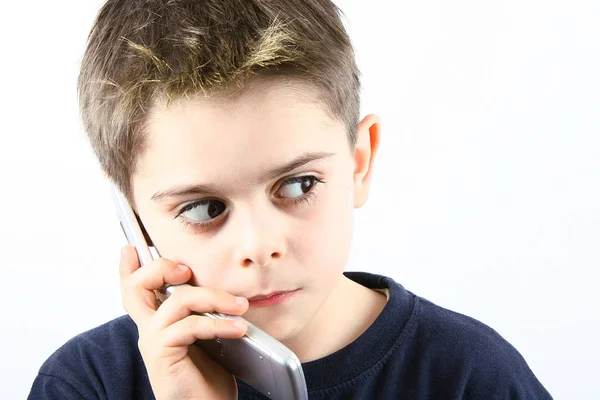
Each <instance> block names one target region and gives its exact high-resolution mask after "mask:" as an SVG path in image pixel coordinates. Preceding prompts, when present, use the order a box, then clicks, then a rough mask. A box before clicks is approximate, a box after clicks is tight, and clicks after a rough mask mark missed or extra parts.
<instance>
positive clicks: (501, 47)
mask: <svg viewBox="0 0 600 400" xmlns="http://www.w3.org/2000/svg"><path fill="white" fill-rule="evenodd" d="M101 3H102V2H101V1H98V0H94V1H90V0H86V1H75V0H70V1H62V2H49V1H41V0H35V1H28V2H17V1H11V2H4V1H3V4H2V12H1V13H2V14H1V16H0V19H1V20H2V21H1V22H2V23H0V40H1V43H0V57H1V59H0V78H1V79H2V94H3V96H2V97H1V100H0V103H1V104H0V113H1V119H0V124H1V125H0V129H1V132H2V135H1V139H0V140H1V146H0V171H1V172H0V173H1V184H2V186H1V187H2V188H1V189H0V190H1V196H0V210H1V213H2V219H1V220H0V239H1V240H0V247H1V255H0V260H1V263H2V270H1V271H2V295H3V299H4V302H3V306H2V317H1V321H2V322H1V323H2V329H1V331H0V336H1V340H0V354H1V357H0V380H1V382H2V384H1V385H0V398H2V399H16V398H24V397H25V396H26V394H27V393H28V391H29V388H30V385H31V383H32V381H33V379H34V377H35V374H36V371H37V369H38V368H39V367H40V365H41V364H42V362H43V361H44V360H45V359H46V358H47V357H48V356H49V355H50V354H51V353H52V352H53V351H54V350H55V349H57V348H58V347H59V346H60V345H61V344H63V343H64V342H65V341H66V340H68V339H69V338H71V337H72V336H74V335H76V334H77V333H80V332H82V331H84V330H87V329H90V328H92V327H94V326H96V325H99V324H101V323H103V322H105V321H107V320H109V319H112V318H114V317H116V316H118V315H120V314H122V313H123V310H122V308H121V304H120V296H119V286H118V274H117V263H118V258H119V249H120V246H121V245H122V244H124V239H123V237H122V232H121V231H120V228H119V226H118V223H117V220H116V217H115V215H114V212H113V208H112V203H111V199H110V196H109V193H108V192H107V188H106V186H105V182H104V181H103V180H102V178H101V175H100V172H99V169H98V167H97V164H96V161H95V159H94V158H93V156H92V153H91V151H90V150H89V148H88V144H87V142H86V139H85V137H84V134H83V132H82V128H81V125H80V120H79V114H78V109H77V99H76V90H75V88H76V78H77V73H78V66H79V61H80V58H81V55H82V54H83V50H84V45H85V39H86V36H87V33H88V31H89V28H90V27H91V24H92V21H93V18H94V16H95V13H96V12H97V10H98V9H99V7H100V5H101ZM339 5H340V6H341V7H342V9H343V10H344V11H345V12H346V15H347V19H348V24H349V28H350V32H351V35H352V38H353V40H354V43H355V46H356V51H357V58H358V62H359V66H360V68H361V70H362V73H363V85H364V91H363V92H364V97H363V113H367V112H376V113H378V114H380V115H381V117H382V119H383V128H384V129H383V135H384V136H383V142H382V149H381V152H380V154H379V158H378V160H377V164H376V173H375V177H374V184H373V192H372V196H371V198H370V200H369V203H368V204H367V206H366V207H365V208H363V209H361V210H359V211H357V213H356V218H357V231H356V235H355V248H354V250H353V253H352V261H351V263H350V265H349V266H348V269H350V270H357V269H358V270H366V271H372V272H377V273H382V274H387V275H391V276H392V277H394V278H395V279H396V280H398V281H399V282H401V283H402V284H403V285H405V287H407V288H408V289H409V290H411V291H413V292H415V293H417V294H419V295H421V296H423V297H426V298H428V299H430V300H432V301H434V302H436V303H438V304H439V305H442V306H444V307H446V308H450V309H452V310H456V311H459V312H461V313H464V314H467V315H470V316H472V317H475V318H477V319H479V320H481V321H483V322H485V323H486V324H488V325H490V326H492V327H493V328H494V329H496V330H497V331H498V332H499V333H500V334H501V335H503V336H504V337H505V338H506V339H507V340H509V341H510V342H511V343H512V344H513V345H514V346H515V347H516V348H517V349H518V350H519V351H520V352H521V353H522V354H523V356H524V357H525V359H526V360H527V361H528V363H529V365H530V366H531V368H532V369H533V371H534V372H535V374H536V375H537V377H538V378H539V379H540V381H541V382H542V383H543V384H544V385H545V386H546V387H547V388H548V390H549V391H550V392H551V393H552V394H553V395H554V396H555V397H556V398H564V399H594V398H595V399H597V398H600V385H599V384H598V377H599V376H600V370H599V369H600V368H599V366H598V365H599V362H600V345H599V340H598V332H599V331H600V321H599V319H600V318H599V314H600V313H599V311H598V306H599V305H600V301H599V299H598V298H599V296H598V289H597V288H598V278H599V277H600V274H599V272H598V269H599V268H600V256H599V251H600V139H599V133H600V78H599V74H600V2H598V1H595V0H594V1H592V0H590V1H584V0H575V1H566V0H564V1H549V0H543V1H542V0H537V1H536V0H509V1H475V0H473V1H467V0H457V1H453V2H447V1H441V0H440V1H433V0H426V1H420V2H392V1H387V0H386V1H383V0H376V1H375V0H370V1H369V2H368V3H367V2H365V1H352V0H345V1H339Z"/></svg>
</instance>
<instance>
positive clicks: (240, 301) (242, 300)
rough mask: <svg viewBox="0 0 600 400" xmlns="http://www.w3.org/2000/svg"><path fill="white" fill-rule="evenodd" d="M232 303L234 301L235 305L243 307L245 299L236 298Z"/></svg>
mask: <svg viewBox="0 0 600 400" xmlns="http://www.w3.org/2000/svg"><path fill="white" fill-rule="evenodd" d="M234 301H235V304H239V305H240V306H243V305H245V304H246V298H245V297H236V298H235V300H234Z"/></svg>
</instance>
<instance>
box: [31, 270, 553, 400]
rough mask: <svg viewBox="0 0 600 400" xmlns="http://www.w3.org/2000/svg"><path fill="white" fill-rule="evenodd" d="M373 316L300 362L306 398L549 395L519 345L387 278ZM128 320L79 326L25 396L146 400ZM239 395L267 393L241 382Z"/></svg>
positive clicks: (360, 276) (358, 276) (356, 275)
mask: <svg viewBox="0 0 600 400" xmlns="http://www.w3.org/2000/svg"><path fill="white" fill-rule="evenodd" d="M346 276H348V277H349V278H350V279H352V280H354V281H356V282H358V283H360V284H362V285H363V286H366V287H369V288H372V289H389V291H388V295H389V298H388V302H387V304H386V306H385V307H384V309H383V311H382V312H381V314H380V315H379V316H378V317H377V319H376V320H375V322H374V323H373V324H372V325H371V326H370V327H369V328H368V329H367V330H366V331H365V333H363V334H362V335H361V336H360V337H359V338H358V339H356V340H355V341H354V342H352V343H350V344H349V345H348V346H346V347H344V348H343V349H341V350H339V351H337V352H335V353H333V354H331V355H329V356H326V357H324V358H321V359H319V360H315V361H311V362H307V363H304V364H302V368H303V370H304V375H305V377H306V383H307V386H308V391H309V398H310V399H366V400H372V399H486V400H491V399H551V396H550V394H549V393H548V392H547V391H546V390H545V389H544V387H543V386H542V385H541V383H540V382H539V381H538V380H537V378H536V377H535V375H534V374H533V372H532V371H531V369H530V368H529V367H528V365H527V363H526V362H525V360H524V359H523V357H522V356H521V355H520V354H519V352H518V351H517V350H516V349H515V348H514V347H513V346H511V345H510V344H509V343H508V342H507V341H506V340H504V339H503V338H502V337H501V336H500V335H499V334H498V333H497V332H496V331H494V330H493V329H491V328H489V327H488V326H486V325H484V324H482V323H481V322H479V321H476V320H474V319H472V318H469V317H466V316H464V315H461V314H458V313H455V312H452V311H449V310H446V309H444V308H441V307H439V306H436V305H435V304H433V303H431V302H429V301H427V300H425V299H423V298H421V297H418V296H415V295H414V294H412V293H411V292H409V291H407V290H406V289H405V288H404V287H403V286H402V285H399V284H398V283H396V282H394V281H393V280H392V279H390V278H387V277H383V276H378V275H372V274H367V273H360V272H348V273H346ZM137 340H138V331H137V327H136V325H135V324H134V322H133V321H132V320H131V319H130V318H129V317H128V316H123V317H120V318H117V319H115V320H113V321H110V322H108V323H106V324H104V325H102V326H99V327H97V328H95V329H92V330H90V331H88V332H85V333H83V334H80V335H78V336H76V337H75V338H73V339H71V340H70V341H69V342H67V343H66V344H65V345H64V346H62V347H61V348H60V349H58V350H57V351H56V352H55V353H54V354H53V355H52V356H50V358H49V359H48V360H47V361H46V362H45V363H44V365H42V367H41V369H40V371H39V374H38V376H37V377H36V379H35V381H34V382H33V387H32V388H31V393H30V395H29V399H60V400H68V399H119V400H121V399H153V398H154V396H153V394H152V389H151V387H150V382H149V381H148V377H147V373H146V368H145V366H144V363H143V361H142V357H141V355H140V353H139V350H138V347H137ZM238 386H239V398H240V399H261V400H263V399H266V397H264V396H263V395H261V394H260V393H258V392H257V391H256V390H254V389H253V388H251V387H250V386H248V385H246V384H244V383H243V382H238Z"/></svg>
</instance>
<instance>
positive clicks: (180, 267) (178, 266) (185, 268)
mask: <svg viewBox="0 0 600 400" xmlns="http://www.w3.org/2000/svg"><path fill="white" fill-rule="evenodd" d="M177 268H179V269H180V270H182V271H187V270H188V267H187V265H182V264H177Z"/></svg>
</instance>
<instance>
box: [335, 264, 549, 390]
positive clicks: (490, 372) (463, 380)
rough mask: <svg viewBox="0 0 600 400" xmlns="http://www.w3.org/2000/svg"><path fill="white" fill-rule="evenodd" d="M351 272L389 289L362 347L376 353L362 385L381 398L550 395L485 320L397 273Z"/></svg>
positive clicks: (373, 285)
mask: <svg viewBox="0 0 600 400" xmlns="http://www.w3.org/2000/svg"><path fill="white" fill-rule="evenodd" d="M346 276H348V277H349V278H350V279H353V280H355V281H356V282H358V283H361V284H363V285H365V286H367V287H370V288H372V289H378V290H386V291H387V293H388V304H387V305H386V307H385V308H384V310H383V311H382V313H381V315H380V316H379V318H378V319H377V320H376V321H375V323H374V324H373V326H371V327H370V328H369V329H368V330H367V332H365V334H364V335H363V336H365V338H364V339H368V341H365V342H364V343H363V345H362V346H364V347H367V348H369V353H371V354H378V356H377V357H378V359H377V360H373V362H372V363H371V368H370V369H369V370H364V371H363V373H364V375H365V376H370V378H367V379H365V381H364V382H362V383H361V385H366V386H372V387H373V388H377V389H376V390H378V391H379V392H375V391H374V392H372V393H380V394H381V395H382V396H383V397H381V398H388V397H386V393H382V392H381V390H382V389H383V391H384V392H387V395H389V396H390V397H389V398H394V397H393V396H392V394H394V393H395V394H396V395H398V394H403V395H405V396H408V398H455V397H456V398H489V399H494V398H498V399H500V398H515V396H516V398H527V399H529V398H532V399H548V398H551V396H550V394H549V393H548V392H547V391H546V390H545V389H544V387H543V386H542V385H541V383H540V382H539V381H538V380H537V378H536V377H535V375H534V374H533V372H532V371H531V369H530V368H529V366H528V365H527V363H526V361H525V359H524V358H523V357H522V356H521V354H520V353H519V352H518V351H517V350H516V349H515V348H514V347H513V346H512V345H511V344H510V343H509V342H508V341H506V340H505V339H504V338H503V337H502V336H501V335H500V334H498V332H496V331H495V330H494V329H492V328H490V327H489V326H487V325H486V324H484V323H482V322H480V321H478V320H476V319H474V318H471V317H468V316H466V315H463V314H460V313H457V312H454V311H451V310H448V309H445V308H443V307H440V306H438V305H436V304H434V303H432V302H431V301H428V300H427V299H424V298H422V297H419V296H417V295H415V294H413V293H412V292H410V291H408V290H406V289H405V288H404V287H403V286H402V285H400V284H399V283H397V282H395V281H394V280H393V279H391V278H388V277H385V276H379V275H373V274H366V273H346ZM361 339H362V338H361ZM359 340H360V339H359ZM376 343H383V348H382V347H381V346H379V345H377V344H376ZM356 361H357V362H358V361H359V360H356ZM375 361H376V362H375ZM369 380H371V381H372V382H371V384H369V383H368V381H369Z"/></svg>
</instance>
